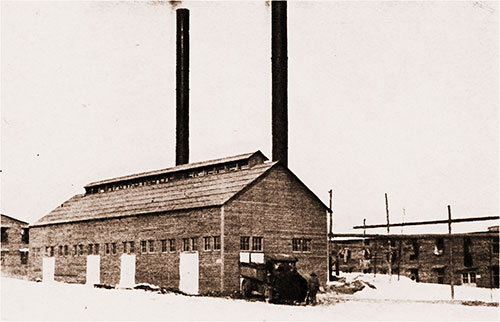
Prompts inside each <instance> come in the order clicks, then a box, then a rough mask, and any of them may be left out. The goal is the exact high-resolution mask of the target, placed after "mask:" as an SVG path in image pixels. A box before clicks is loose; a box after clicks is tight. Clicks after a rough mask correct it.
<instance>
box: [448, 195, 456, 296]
mask: <svg viewBox="0 0 500 322" xmlns="http://www.w3.org/2000/svg"><path fill="white" fill-rule="evenodd" d="M448 236H449V241H450V274H449V275H450V286H451V299H452V300H453V299H455V289H454V287H453V278H454V274H453V242H452V240H451V206H450V205H448Z"/></svg>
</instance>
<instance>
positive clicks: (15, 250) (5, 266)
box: [0, 214, 29, 278]
mask: <svg viewBox="0 0 500 322" xmlns="http://www.w3.org/2000/svg"><path fill="white" fill-rule="evenodd" d="M1 218H2V219H1V221H0V226H1V230H2V241H1V246H2V251H1V257H0V258H1V267H2V275H6V276H13V277H21V278H23V277H26V276H27V273H28V250H29V249H28V243H29V228H28V223H27V222H24V221H22V220H19V219H16V218H13V217H10V216H7V215H4V214H2V215H1Z"/></svg>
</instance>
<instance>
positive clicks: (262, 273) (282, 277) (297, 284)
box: [239, 255, 307, 304]
mask: <svg viewBox="0 0 500 322" xmlns="http://www.w3.org/2000/svg"><path fill="white" fill-rule="evenodd" d="M297 261H298V259H297V258H295V257H293V256H289V255H266V256H265V257H264V263H255V262H249V263H245V262H240V263H239V265H240V277H241V284H240V291H241V294H242V295H243V296H244V297H246V298H251V297H256V298H264V299H266V300H267V301H269V302H271V303H283V304H293V303H301V302H304V300H305V298H306V296H307V280H306V279H305V278H304V277H302V276H301V275H300V274H299V273H298V272H297V269H296V266H295V264H296V263H297Z"/></svg>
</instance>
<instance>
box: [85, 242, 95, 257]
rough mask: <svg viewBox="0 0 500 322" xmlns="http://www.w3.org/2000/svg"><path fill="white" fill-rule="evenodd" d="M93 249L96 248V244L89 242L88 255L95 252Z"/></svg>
mask: <svg viewBox="0 0 500 322" xmlns="http://www.w3.org/2000/svg"><path fill="white" fill-rule="evenodd" d="M93 249H94V245H93V244H89V245H88V251H87V254H88V255H92V254H93Z"/></svg>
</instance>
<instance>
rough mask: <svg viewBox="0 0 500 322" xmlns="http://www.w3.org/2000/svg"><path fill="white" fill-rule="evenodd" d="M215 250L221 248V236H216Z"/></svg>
mask: <svg viewBox="0 0 500 322" xmlns="http://www.w3.org/2000/svg"><path fill="white" fill-rule="evenodd" d="M214 250H220V236H214Z"/></svg>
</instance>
